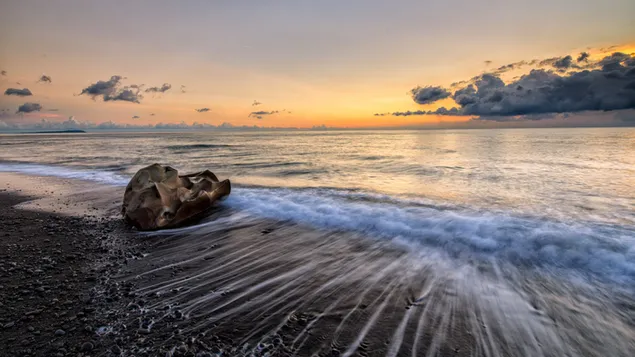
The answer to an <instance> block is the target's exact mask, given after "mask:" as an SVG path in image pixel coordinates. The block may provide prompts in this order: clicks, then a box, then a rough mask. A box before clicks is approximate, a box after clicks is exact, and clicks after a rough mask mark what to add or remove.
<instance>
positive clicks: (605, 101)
mask: <svg viewBox="0 0 635 357" xmlns="http://www.w3.org/2000/svg"><path fill="white" fill-rule="evenodd" d="M526 65H538V66H539V67H547V68H537V69H532V70H531V71H530V72H529V73H527V74H525V75H523V76H521V77H519V78H517V79H515V80H513V81H511V82H508V83H505V82H503V80H502V79H501V78H500V77H499V74H500V73H503V72H505V71H507V70H511V69H516V68H519V67H521V66H526ZM462 82H463V83H465V84H467V86H464V87H462V88H460V89H458V90H455V91H453V92H451V91H450V89H446V88H443V87H434V86H427V87H416V88H414V89H412V90H411V92H410V94H411V96H412V99H413V101H415V102H416V103H418V104H430V103H433V102H435V101H438V100H440V99H445V98H452V99H454V101H455V102H456V104H457V107H453V108H450V109H447V108H445V107H441V108H439V109H437V110H428V111H425V110H419V111H406V112H394V113H392V115H393V116H409V115H473V116H480V117H483V118H497V119H496V120H504V119H502V118H500V117H515V116H531V115H539V114H556V113H575V112H582V111H612V110H622V109H633V108H635V55H634V54H625V53H619V52H617V53H613V54H612V55H610V56H606V57H604V58H602V59H601V60H599V61H595V62H592V63H591V62H590V61H589V54H588V53H586V52H583V53H581V54H580V55H579V56H578V57H577V58H576V59H574V58H573V57H572V56H564V57H555V58H549V59H546V60H543V61H540V62H537V61H536V60H532V61H529V62H528V61H521V62H517V63H512V64H509V65H506V66H502V67H499V68H497V69H496V70H495V71H494V72H493V73H485V74H483V75H480V76H477V77H474V78H472V79H471V80H469V81H462ZM375 115H376V116H383V115H385V114H380V113H377V114H375Z"/></svg>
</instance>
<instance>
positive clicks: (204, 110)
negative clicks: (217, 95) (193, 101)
mask: <svg viewBox="0 0 635 357" xmlns="http://www.w3.org/2000/svg"><path fill="white" fill-rule="evenodd" d="M194 110H196V111H197V112H199V113H206V112H209V111H210V109H209V108H199V109H194Z"/></svg>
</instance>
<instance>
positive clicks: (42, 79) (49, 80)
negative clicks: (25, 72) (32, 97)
mask: <svg viewBox="0 0 635 357" xmlns="http://www.w3.org/2000/svg"><path fill="white" fill-rule="evenodd" d="M37 81H38V82H47V83H52V82H53V81H52V80H51V76H47V75H46V74H43V75H42V76H41V77H40V79H38V80H37Z"/></svg>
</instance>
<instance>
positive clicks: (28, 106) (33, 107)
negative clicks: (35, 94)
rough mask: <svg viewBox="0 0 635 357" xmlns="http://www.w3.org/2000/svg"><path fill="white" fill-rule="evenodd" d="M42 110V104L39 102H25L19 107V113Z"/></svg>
mask: <svg viewBox="0 0 635 357" xmlns="http://www.w3.org/2000/svg"><path fill="white" fill-rule="evenodd" d="M40 110H42V106H41V105H40V104H38V103H24V104H22V105H21V106H19V107H18V111H17V112H16V114H18V113H31V112H39V111H40Z"/></svg>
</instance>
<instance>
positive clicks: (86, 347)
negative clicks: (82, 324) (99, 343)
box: [81, 342, 94, 352]
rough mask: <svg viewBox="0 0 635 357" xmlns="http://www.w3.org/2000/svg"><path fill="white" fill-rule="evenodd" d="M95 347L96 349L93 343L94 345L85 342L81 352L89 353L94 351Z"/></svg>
mask: <svg viewBox="0 0 635 357" xmlns="http://www.w3.org/2000/svg"><path fill="white" fill-rule="evenodd" d="M93 347H94V346H93V343H92V342H84V343H83V344H82V347H81V351H82V352H89V351H92V350H93Z"/></svg>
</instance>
